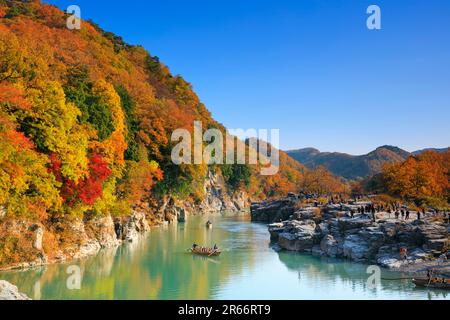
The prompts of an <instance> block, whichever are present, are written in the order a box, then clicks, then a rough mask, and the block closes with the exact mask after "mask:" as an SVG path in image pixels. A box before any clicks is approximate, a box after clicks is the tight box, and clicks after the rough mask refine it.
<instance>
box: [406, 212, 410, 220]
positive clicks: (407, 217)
mask: <svg viewBox="0 0 450 320" xmlns="http://www.w3.org/2000/svg"><path fill="white" fill-rule="evenodd" d="M406 220H409V210H406Z"/></svg>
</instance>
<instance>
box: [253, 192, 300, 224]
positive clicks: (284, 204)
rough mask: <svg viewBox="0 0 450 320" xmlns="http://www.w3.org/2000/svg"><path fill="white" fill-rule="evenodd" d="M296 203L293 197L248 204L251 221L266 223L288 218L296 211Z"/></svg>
mask: <svg viewBox="0 0 450 320" xmlns="http://www.w3.org/2000/svg"><path fill="white" fill-rule="evenodd" d="M296 204H297V200H296V199H293V198H284V199H280V200H275V201H267V202H260V203H252V205H251V206H250V214H251V219H252V221H258V222H266V223H273V222H281V221H285V220H289V218H290V217H291V216H293V214H294V212H295V211H297V208H296Z"/></svg>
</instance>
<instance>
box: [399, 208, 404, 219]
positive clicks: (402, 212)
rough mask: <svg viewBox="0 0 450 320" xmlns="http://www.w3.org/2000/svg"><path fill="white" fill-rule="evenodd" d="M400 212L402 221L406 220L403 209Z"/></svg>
mask: <svg viewBox="0 0 450 320" xmlns="http://www.w3.org/2000/svg"><path fill="white" fill-rule="evenodd" d="M400 212H401V214H402V220H405V210H403V209H402V210H401V211H400Z"/></svg>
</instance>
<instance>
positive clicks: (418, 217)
mask: <svg viewBox="0 0 450 320" xmlns="http://www.w3.org/2000/svg"><path fill="white" fill-rule="evenodd" d="M417 220H419V221H420V210H419V211H417Z"/></svg>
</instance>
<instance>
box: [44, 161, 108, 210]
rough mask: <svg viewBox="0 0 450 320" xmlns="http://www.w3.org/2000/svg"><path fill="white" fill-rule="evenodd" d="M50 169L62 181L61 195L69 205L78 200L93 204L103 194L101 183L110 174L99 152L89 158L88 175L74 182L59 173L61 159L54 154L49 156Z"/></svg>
mask: <svg viewBox="0 0 450 320" xmlns="http://www.w3.org/2000/svg"><path fill="white" fill-rule="evenodd" d="M50 161H51V164H50V171H51V172H53V174H54V175H55V177H56V179H57V180H58V181H59V182H61V183H62V187H61V197H62V198H63V199H64V201H65V202H66V203H67V204H68V205H69V206H74V205H75V204H76V203H77V202H78V201H79V200H80V201H81V202H82V203H84V204H87V205H93V204H94V203H95V200H97V199H98V198H100V197H101V196H102V195H103V183H104V182H105V181H106V180H107V179H108V178H109V177H110V176H111V173H112V172H111V169H110V168H109V167H108V164H107V163H106V162H105V161H104V160H103V157H102V156H101V155H99V154H94V155H92V156H90V158H89V175H88V176H87V177H86V178H84V179H82V180H80V181H78V182H76V181H73V180H70V179H67V178H64V177H63V176H62V174H61V161H60V160H59V159H58V157H57V156H56V155H55V154H52V155H51V156H50Z"/></svg>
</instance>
